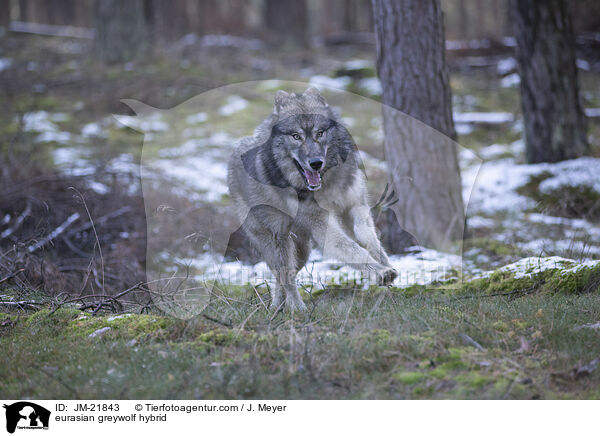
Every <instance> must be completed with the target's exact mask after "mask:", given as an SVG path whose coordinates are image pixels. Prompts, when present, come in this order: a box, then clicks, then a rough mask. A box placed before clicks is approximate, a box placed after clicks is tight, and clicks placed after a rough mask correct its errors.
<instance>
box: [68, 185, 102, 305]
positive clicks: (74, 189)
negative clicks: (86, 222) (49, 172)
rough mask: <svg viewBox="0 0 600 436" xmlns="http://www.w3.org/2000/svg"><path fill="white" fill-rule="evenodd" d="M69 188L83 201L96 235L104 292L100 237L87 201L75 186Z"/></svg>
mask: <svg viewBox="0 0 600 436" xmlns="http://www.w3.org/2000/svg"><path fill="white" fill-rule="evenodd" d="M69 189H72V190H73V191H75V192H77V194H78V195H79V198H81V201H82V202H83V207H85V211H86V213H87V216H88V218H89V219H90V224H91V226H92V230H93V231H94V236H95V237H96V244H98V252H99V253H100V266H101V268H102V292H104V293H105V292H106V291H105V290H104V256H102V246H101V245H100V239H98V233H97V232H96V226H95V225H94V220H93V219H92V215H91V214H90V210H89V209H88V207H87V203H86V202H85V198H84V197H83V194H82V193H81V192H79V191H78V190H77V188H74V187H72V186H71V187H69Z"/></svg>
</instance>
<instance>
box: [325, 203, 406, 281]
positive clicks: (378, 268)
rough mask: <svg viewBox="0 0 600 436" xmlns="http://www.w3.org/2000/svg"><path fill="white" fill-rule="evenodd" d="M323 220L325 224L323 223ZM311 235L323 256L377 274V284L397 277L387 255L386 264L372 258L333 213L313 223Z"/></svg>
mask: <svg viewBox="0 0 600 436" xmlns="http://www.w3.org/2000/svg"><path fill="white" fill-rule="evenodd" d="M323 222H326V223H327V224H326V225H324V224H323ZM313 236H314V238H315V241H316V242H317V244H319V245H320V246H322V247H323V256H325V257H333V258H335V259H338V260H341V261H342V262H345V263H348V264H355V265H358V266H360V267H362V268H364V269H365V270H366V271H367V272H369V273H375V274H377V281H378V284H379V285H388V284H390V283H391V282H392V281H394V279H395V278H396V277H397V273H396V270H394V269H393V268H392V267H391V266H390V265H389V261H387V256H386V257H385V260H386V261H387V264H385V263H382V262H380V261H379V260H377V259H376V258H374V257H373V255H372V254H371V253H370V252H369V250H367V249H365V248H364V247H361V246H360V245H359V243H358V242H356V241H355V240H354V239H352V238H351V237H350V236H348V234H347V233H346V232H345V231H344V227H343V225H342V223H341V222H340V220H339V218H338V217H337V216H336V215H335V214H329V216H328V218H327V220H326V221H325V220H319V221H318V222H317V223H315V225H314V226H313ZM376 254H377V253H376Z"/></svg>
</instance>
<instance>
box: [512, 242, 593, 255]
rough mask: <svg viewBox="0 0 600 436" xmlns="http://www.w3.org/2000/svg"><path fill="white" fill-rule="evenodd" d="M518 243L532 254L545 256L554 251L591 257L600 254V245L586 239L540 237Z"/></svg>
mask: <svg viewBox="0 0 600 436" xmlns="http://www.w3.org/2000/svg"><path fill="white" fill-rule="evenodd" d="M516 245H517V246H518V247H519V248H520V249H522V250H524V251H526V252H529V253H531V254H534V255H537V256H544V255H548V254H554V253H565V252H568V253H575V254H577V256H578V257H590V256H592V255H597V254H600V247H598V246H594V245H590V244H588V243H586V242H584V241H574V240H567V239H560V240H556V239H551V238H540V239H534V240H531V241H527V242H518V243H516Z"/></svg>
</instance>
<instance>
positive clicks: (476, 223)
mask: <svg viewBox="0 0 600 436" xmlns="http://www.w3.org/2000/svg"><path fill="white" fill-rule="evenodd" d="M467 225H468V226H469V227H471V228H473V229H480V228H487V227H494V225H496V221H494V220H493V219H491V218H484V217H482V216H479V215H475V216H472V217H469V219H468V220H467Z"/></svg>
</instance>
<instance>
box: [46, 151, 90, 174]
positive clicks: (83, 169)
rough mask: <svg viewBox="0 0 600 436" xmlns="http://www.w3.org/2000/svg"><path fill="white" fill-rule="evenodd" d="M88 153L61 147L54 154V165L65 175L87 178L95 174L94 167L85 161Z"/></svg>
mask: <svg viewBox="0 0 600 436" xmlns="http://www.w3.org/2000/svg"><path fill="white" fill-rule="evenodd" d="M86 154H87V153H86V152H85V151H84V150H83V149H80V148H74V147H61V148H57V149H56V150H54V151H53V152H52V157H53V159H54V164H55V165H56V166H58V167H60V168H61V169H62V171H63V172H64V173H65V174H68V175H72V176H85V175H90V174H93V173H94V167H93V166H91V165H90V164H89V163H88V161H87V160H86V159H85V155H86Z"/></svg>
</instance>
